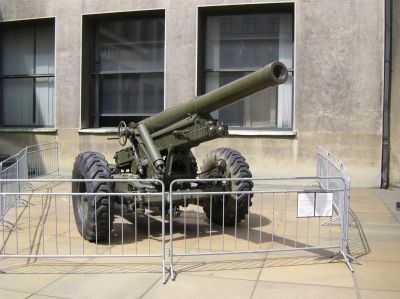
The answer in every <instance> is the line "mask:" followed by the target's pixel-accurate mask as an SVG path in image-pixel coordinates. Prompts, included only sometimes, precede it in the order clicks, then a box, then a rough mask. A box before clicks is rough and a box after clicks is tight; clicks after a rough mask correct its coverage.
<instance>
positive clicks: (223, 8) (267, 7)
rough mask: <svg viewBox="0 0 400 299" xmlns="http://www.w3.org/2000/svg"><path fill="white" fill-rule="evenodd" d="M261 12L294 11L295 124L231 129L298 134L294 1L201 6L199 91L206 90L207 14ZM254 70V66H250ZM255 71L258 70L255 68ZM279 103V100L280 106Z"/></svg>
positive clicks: (247, 132)
mask: <svg viewBox="0 0 400 299" xmlns="http://www.w3.org/2000/svg"><path fill="white" fill-rule="evenodd" d="M260 13H277V14H279V13H290V14H291V15H292V26H293V28H292V33H293V35H292V41H293V53H292V58H293V64H292V67H291V68H288V73H289V76H290V77H291V78H292V80H293V82H292V84H293V85H292V111H291V115H290V117H291V127H286V128H278V127H246V126H229V130H230V132H231V133H234V134H235V133H236V134H237V135H247V136H251V135H272V136H276V135H279V132H282V134H283V135H285V136H292V135H296V133H295V132H294V131H293V129H294V108H295V107H294V102H295V101H294V87H295V80H294V78H295V77H294V73H295V70H294V68H295V55H294V54H295V53H294V52H295V28H294V27H295V9H294V3H270V4H257V3H255V4H238V5H220V6H204V7H198V24H197V28H198V34H197V82H196V93H197V96H200V95H202V94H204V93H205V91H206V75H205V74H206V73H207V71H209V70H207V69H206V51H207V49H206V39H207V37H206V31H207V30H206V26H207V17H209V16H224V15H244V14H260ZM249 70H250V69H249ZM229 71H230V72H244V71H245V70H244V69H234V68H232V69H230V70H229ZM251 71H254V70H253V69H251ZM277 101H278V99H277ZM276 107H278V104H277V106H276Z"/></svg>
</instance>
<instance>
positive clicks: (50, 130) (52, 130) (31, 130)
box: [0, 128, 57, 133]
mask: <svg viewBox="0 0 400 299" xmlns="http://www.w3.org/2000/svg"><path fill="white" fill-rule="evenodd" d="M0 133H57V129H56V128H0Z"/></svg>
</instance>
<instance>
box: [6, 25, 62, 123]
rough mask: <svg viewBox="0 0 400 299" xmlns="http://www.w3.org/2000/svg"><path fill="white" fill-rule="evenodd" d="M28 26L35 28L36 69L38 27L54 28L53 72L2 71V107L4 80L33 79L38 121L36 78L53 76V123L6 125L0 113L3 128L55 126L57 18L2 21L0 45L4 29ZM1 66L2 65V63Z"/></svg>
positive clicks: (33, 97) (33, 95) (33, 111)
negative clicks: (16, 73) (19, 72)
mask: <svg viewBox="0 0 400 299" xmlns="http://www.w3.org/2000/svg"><path fill="white" fill-rule="evenodd" d="M27 26H32V27H33V28H34V31H33V34H34V35H33V53H32V54H33V69H34V70H35V69H36V54H37V53H36V50H37V49H36V37H37V35H36V34H37V29H38V27H41V26H49V27H52V29H53V43H54V62H53V69H54V71H53V73H49V74H36V73H32V74H20V75H2V74H1V73H0V108H1V109H3V105H4V99H3V96H2V93H3V84H2V80H7V79H32V82H33V83H32V101H33V103H34V105H32V108H33V109H32V115H33V120H34V121H36V101H37V96H36V92H35V90H36V79H37V78H48V79H50V78H52V79H53V97H52V102H53V111H52V120H51V123H52V124H51V125H38V124H32V125H4V120H3V113H0V128H1V129H8V128H10V129H12V128H15V129H21V128H31V129H35V128H38V129H40V128H45V129H46V128H49V129H52V128H55V92H54V91H55V63H56V61H55V60H56V59H55V56H56V55H55V54H56V47H55V18H42V19H36V20H22V21H21V20H19V21H6V22H1V23H0V47H3V37H2V35H3V30H6V29H16V28H26V27H27ZM0 68H1V65H0Z"/></svg>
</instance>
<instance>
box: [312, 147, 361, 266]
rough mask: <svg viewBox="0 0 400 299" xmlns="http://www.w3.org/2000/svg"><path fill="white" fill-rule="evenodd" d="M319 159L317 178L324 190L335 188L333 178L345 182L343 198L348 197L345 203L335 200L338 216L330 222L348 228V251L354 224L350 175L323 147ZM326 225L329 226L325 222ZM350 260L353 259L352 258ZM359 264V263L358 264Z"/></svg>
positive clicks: (317, 152) (319, 151)
mask: <svg viewBox="0 0 400 299" xmlns="http://www.w3.org/2000/svg"><path fill="white" fill-rule="evenodd" d="M316 158H317V176H318V177H319V178H320V179H319V180H318V182H319V184H320V186H321V188H322V189H324V190H326V189H329V188H335V187H336V185H335V183H336V182H335V181H334V180H332V179H330V178H331V177H341V178H343V181H344V182H345V187H346V192H344V194H343V196H345V197H346V200H345V201H341V200H340V198H338V197H337V196H335V197H334V199H333V208H334V211H335V212H336V214H337V216H335V217H333V218H332V219H331V220H329V221H334V222H335V221H340V222H341V225H343V226H346V227H345V228H346V229H345V230H344V239H345V242H346V247H347V254H348V253H349V250H348V247H349V246H348V226H349V224H352V223H351V222H350V220H349V210H350V183H351V179H350V175H349V172H348V170H347V169H346V167H345V166H344V163H343V162H342V161H341V160H339V159H337V158H335V157H334V156H333V155H332V154H331V153H330V152H328V151H327V150H325V149H323V148H322V147H317V151H316ZM342 204H345V205H346V206H345V207H341V206H340V205H342ZM339 211H346V213H339ZM324 224H328V222H325V223H324ZM348 257H349V258H351V259H353V260H354V258H352V257H351V256H348ZM357 262H358V261H357ZM358 263H359V262H358Z"/></svg>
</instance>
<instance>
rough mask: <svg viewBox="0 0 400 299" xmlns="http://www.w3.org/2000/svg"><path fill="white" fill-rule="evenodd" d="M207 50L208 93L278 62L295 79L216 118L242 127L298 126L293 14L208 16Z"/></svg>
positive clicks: (204, 70) (220, 111) (262, 93)
mask: <svg viewBox="0 0 400 299" xmlns="http://www.w3.org/2000/svg"><path fill="white" fill-rule="evenodd" d="M204 46H205V51H204V53H205V59H204V68H203V76H204V77H203V82H204V91H205V92H208V91H211V90H213V89H215V88H218V87H220V86H222V85H224V84H227V83H229V82H231V81H233V80H236V79H238V78H240V77H242V76H244V75H246V74H248V73H249V72H252V71H255V70H257V69H259V68H261V67H263V66H264V65H267V64H269V63H271V62H272V61H276V60H280V61H282V62H284V63H285V64H286V65H287V67H288V68H289V71H290V76H291V77H290V78H289V80H288V81H287V82H286V83H285V84H283V85H281V86H279V87H274V88H271V89H268V90H264V91H261V92H259V93H257V94H254V95H252V96H250V97H249V98H248V99H245V100H244V101H240V102H238V103H235V104H233V105H230V106H229V107H224V108H222V109H220V110H218V111H216V112H214V113H213V115H214V116H215V117H217V118H219V119H220V120H223V121H224V122H225V123H227V124H229V125H230V126H237V127H249V128H253V127H254V128H257V127H259V128H283V129H285V128H286V129H287V128H291V127H292V81H293V80H292V75H293V72H292V68H293V66H292V63H293V14H292V13H249V14H231V15H230V14H227V15H209V16H206V17H205V41H204Z"/></svg>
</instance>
